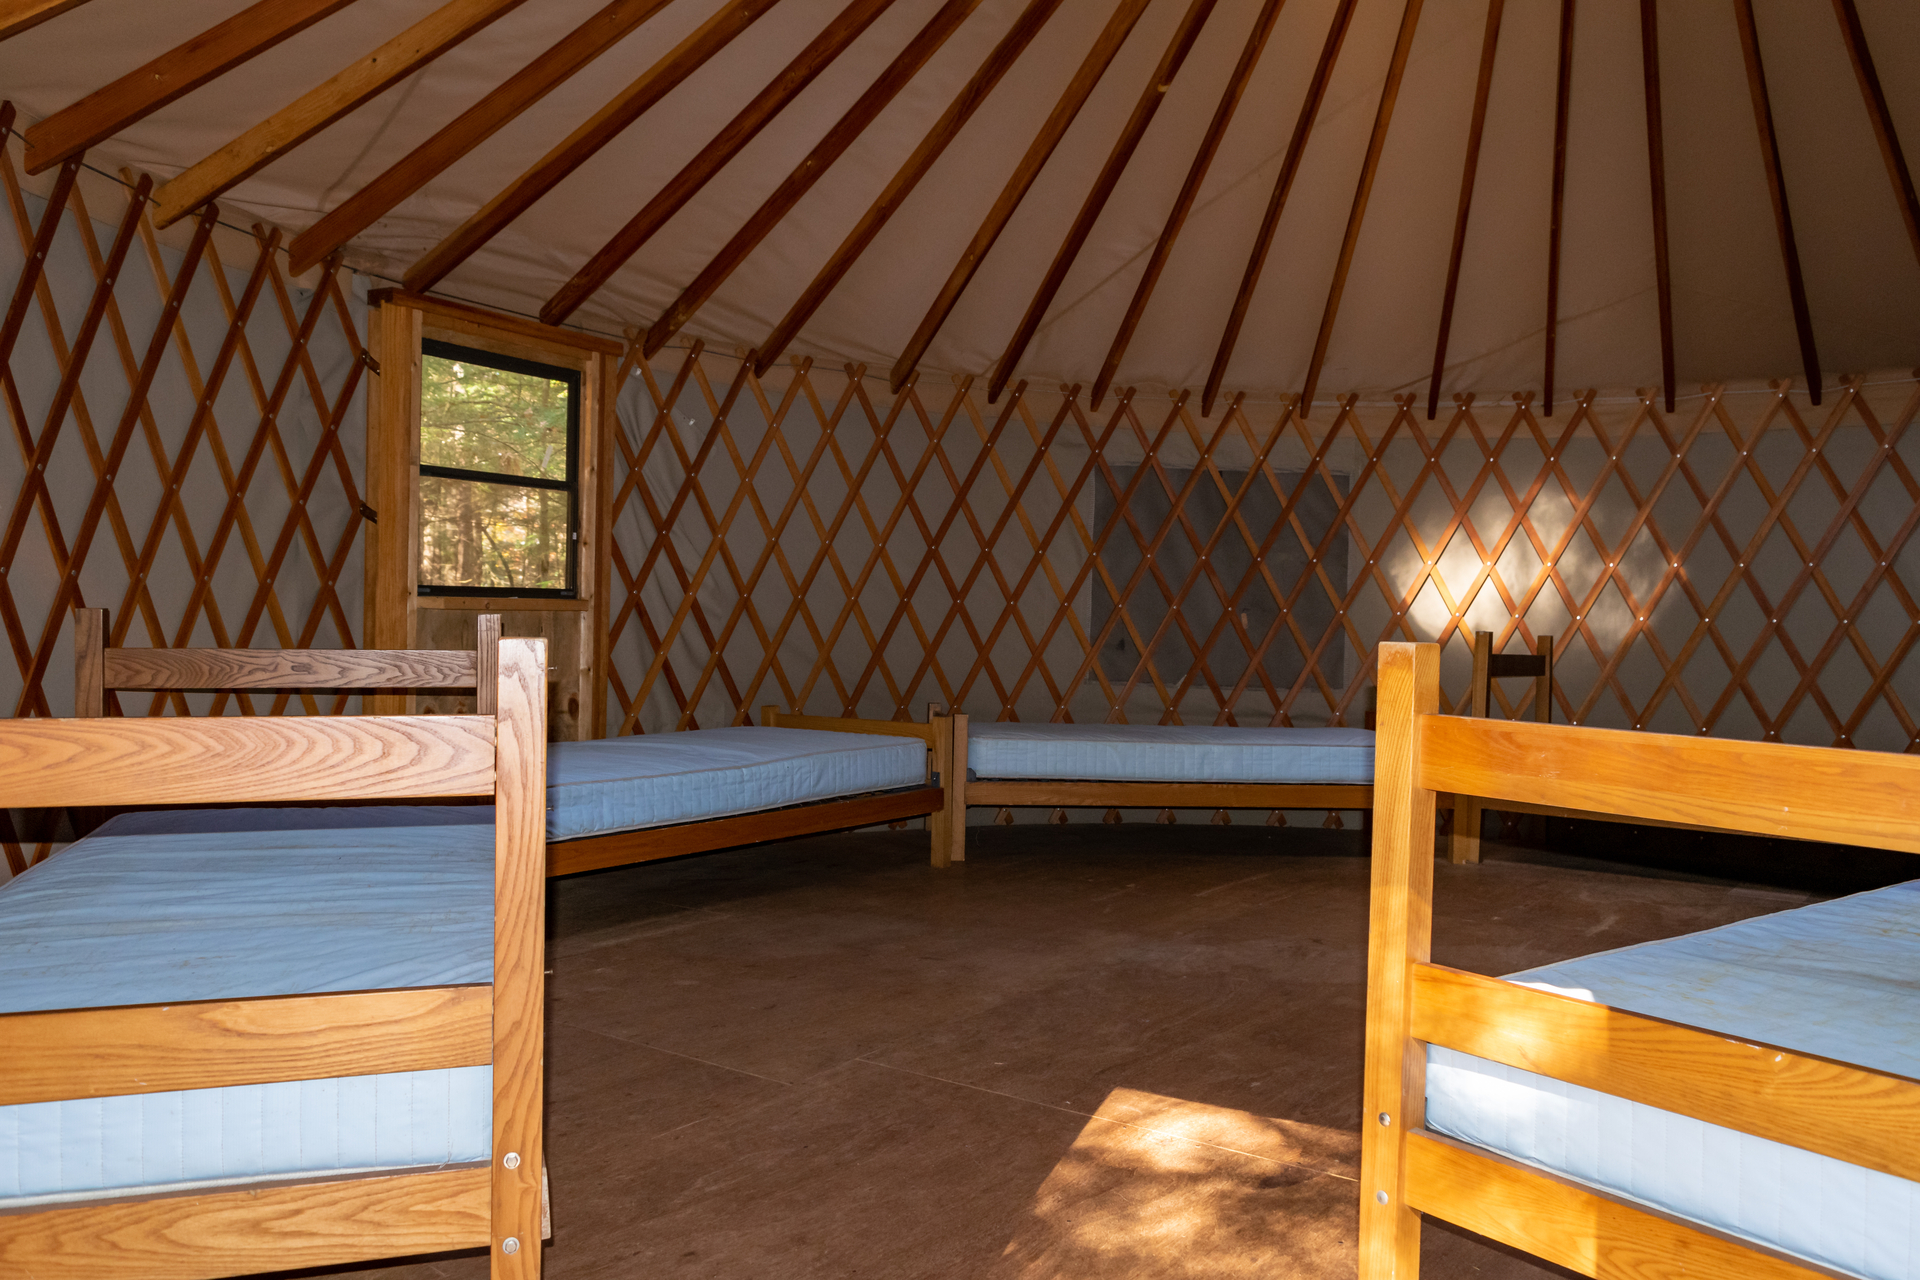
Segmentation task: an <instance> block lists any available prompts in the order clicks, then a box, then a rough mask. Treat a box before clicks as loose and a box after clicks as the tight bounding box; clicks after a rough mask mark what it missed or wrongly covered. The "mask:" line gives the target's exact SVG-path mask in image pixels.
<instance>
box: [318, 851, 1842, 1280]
mask: <svg viewBox="0 0 1920 1280" xmlns="http://www.w3.org/2000/svg"><path fill="white" fill-rule="evenodd" d="M972 835H973V836H974V840H973V847H972V851H971V855H970V860H969V861H968V863H967V864H966V865H965V866H964V867H956V868H955V869H953V870H952V871H951V872H947V873H939V872H934V871H932V870H930V869H929V868H927V867H926V866H925V865H924V863H925V853H924V849H925V845H924V837H923V836H921V835H920V834H919V833H917V832H897V833H896V832H888V833H878V834H856V835H846V836H830V837H822V838H817V839H813V840H808V841H802V842H795V843H792V844H787V845H783V846H778V847H772V848H764V849H759V850H751V851H743V852H737V853H728V854H720V855H712V856H707V857H703V858H695V859H689V860H686V861H683V862H678V863H674V864H667V865H654V866H651V867H642V868H630V869H626V870H621V871H615V872H609V873H604V874H600V875H594V876H587V877H580V878H576V879H573V880H569V881H565V882H562V883H561V884H559V885H558V886H557V890H556V896H555V908H554V932H553V940H552V949H551V968H552V971H553V977H552V985H551V988H550V991H551V998H550V1005H549V1008H550V1015H551V1028H550V1039H549V1042H548V1043H549V1062H550V1083H549V1089H548V1098H549V1116H550V1119H549V1130H548V1132H549V1143H550V1146H549V1157H548V1167H549V1172H550V1174H551V1178H552V1189H553V1228H554V1239H553V1242H552V1245H551V1248H550V1251H549V1253H548V1255H547V1266H546V1274H547V1276H549V1277H552V1278H553V1280H588V1278H589V1277H592V1278H594V1280H599V1278H601V1277H639V1276H647V1277H683V1276H684V1277H700V1278H703V1280H787V1278H794V1280H798V1278H800V1277H823V1278H824V1277H833V1278H835V1280H839V1278H841V1277H876V1278H886V1280H893V1278H903V1280H904V1278H910V1277H923V1276H924V1277H949V1276H951V1277H972V1276H978V1277H990V1278H993V1280H1016V1278H1017V1280H1043V1278H1045V1280H1051V1278H1055V1277H1058V1278H1062V1280H1065V1278H1080V1277H1143V1278H1144V1277H1155V1278H1158V1277H1166V1278H1168V1280H1174V1278H1182V1280H1184V1278H1186V1277H1193V1278H1196V1280H1197V1278H1199V1277H1209V1278H1212V1277H1219V1278H1222V1280H1237V1278H1238V1277H1255V1276H1258V1277H1262V1278H1271V1277H1293V1276H1299V1277H1315V1278H1318V1277H1327V1278H1328V1280H1333V1278H1335V1277H1345V1276H1351V1275H1353V1274H1354V1271H1355V1254H1354V1225H1355V1220H1356V1211H1357V1197H1358V1191H1357V1187H1356V1184H1355V1181H1354V1179H1355V1176H1356V1174H1357V1172H1358V1161H1359V1142H1358V1137H1357V1132H1356V1131H1357V1124H1358V1120H1359V1107H1360V1093H1359V1082H1360V1055H1361V1010H1362V998H1363V985H1364V968H1365V954H1366V889H1367V866H1368V864H1367V861H1366V859H1365V857H1364V856H1363V846H1362V845H1361V843H1360V837H1359V835H1358V834H1357V833H1353V832H1332V831H1322V830H1318V829H1304V828H1297V827H1295V828H1284V829H1275V828H1246V827H1232V828H1219V827H1210V826H1201V825H1180V826H1174V827H1166V826H1144V825H1142V826H1131V825H1130V826H1123V827H1100V826H1072V827H1044V826H1026V827H1015V828H989V829H984V830H983V829H978V828H976V829H975V830H974V832H973V833H972ZM1806 900H1807V898H1806V896H1805V895H1803V894H1795V893H1780V892H1774V891H1769V890H1765V889H1759V888H1755V887H1740V886H1735V885H1730V884H1729V883H1727V882H1724V881H1705V880H1699V879H1689V878H1682V877H1674V878H1667V877H1663V876H1661V875H1659V874H1657V873H1650V872H1646V871H1637V872H1636V871H1632V870H1630V869H1628V868H1624V867H1621V868H1614V867H1609V866H1607V865H1606V864H1602V863H1594V862H1581V863H1574V862H1572V861H1571V860H1557V861H1556V860H1553V859H1543V858H1542V857H1541V856H1539V855H1524V854H1520V853H1518V852H1517V851H1514V850H1506V849H1502V848H1501V847H1499V846H1497V845H1490V846H1489V860H1488V861H1487V862H1485V863H1483V864H1482V865H1480V866H1478V867H1451V866H1446V865H1444V864H1443V865H1442V866H1441V867H1440V868H1439V874H1438V888H1437V902H1436V922H1435V958H1436V959H1437V960H1440V961H1441V962H1443V963H1448V964H1455V965H1459V966H1462V967H1465V968H1469V969H1476V970H1479V971H1482V972H1488V973H1505V972H1511V971H1513V970H1515V969H1519V968H1524V967H1527V966H1529V965H1534V964H1539V963H1543V962H1546V961H1549V960H1554V959H1559V958H1563V957H1567V956H1573V955H1580V954H1584V953H1587V952H1590V951H1597V950H1602V949H1605V948H1609V947H1616V946H1621V945H1624V944H1627V943H1631V942H1638V941H1641V940H1644V939H1649V938H1657V937H1665V936H1669V935H1673V934H1678V933H1685V932H1689V931H1692V930H1695V929H1701V928H1707V927H1710V926H1713V925H1718V924H1724V923H1727V922H1730V921H1733V920H1737V919H1741V918H1744V917H1746V916H1752V915H1758V914H1763V913H1765V912H1768V911H1775V910H1780V909H1782V908H1784V907H1789V906H1794V905H1798V904H1799V903H1802V902H1804V901H1806ZM1425 1239H1426V1254H1425V1261H1424V1267H1423V1270H1424V1275H1425V1277H1426V1278H1427V1280H1454V1278H1460V1280H1466V1278H1468V1277H1472V1278H1474V1280H1521V1278H1523V1277H1533V1276H1543V1275H1548V1274H1562V1273H1559V1272H1557V1271H1555V1270H1554V1269H1552V1268H1548V1267H1545V1266H1544V1265H1539V1264H1535V1263H1533V1262H1531V1261H1528V1260H1525V1259H1522V1258H1520V1257H1518V1256H1516V1255H1513V1254H1510V1253H1507V1252H1505V1251H1503V1250H1501V1249H1499V1248H1497V1247H1495V1246H1492V1245H1490V1244H1488V1243H1486V1242H1484V1241H1481V1240H1479V1239H1477V1238H1475V1237H1471V1236H1468V1235H1466V1234H1464V1233H1461V1232H1456V1231H1451V1230H1449V1229H1446V1228H1439V1227H1429V1229H1428V1230H1427V1232H1426V1237H1425ZM304 1274H309V1275H317V1274H321V1273H304ZM327 1274H335V1273H327ZM337 1274H339V1275H341V1276H349V1275H350V1276H354V1277H365V1278H367V1280H371V1278H373V1277H379V1278H380V1280H454V1278H458V1280H478V1278H480V1277H484V1276H485V1275H486V1274H487V1266H486V1259H485V1258H484V1257H482V1256H480V1255H478V1254H473V1255H467V1256H449V1257H440V1258H435V1259H423V1260H414V1261H411V1262H408V1263H404V1264H400V1265H396V1266H389V1267H382V1268H375V1269H372V1270H361V1271H351V1272H340V1273H337Z"/></svg>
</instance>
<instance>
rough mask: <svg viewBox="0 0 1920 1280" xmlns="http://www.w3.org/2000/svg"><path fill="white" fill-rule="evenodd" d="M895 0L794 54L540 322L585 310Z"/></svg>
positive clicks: (834, 25)
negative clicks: (620, 270)
mask: <svg viewBox="0 0 1920 1280" xmlns="http://www.w3.org/2000/svg"><path fill="white" fill-rule="evenodd" d="M893 3H894V0H853V2H852V3H851V4H849V5H848V6H847V7H846V8H844V9H842V10H841V11H840V12H839V13H838V14H836V15H835V16H834V19H833V21H832V22H829V23H828V24H827V26H826V29H825V30H823V31H821V32H820V34H819V35H817V36H815V37H814V38H813V39H812V40H811V41H809V42H808V43H807V46H806V47H805V48H804V49H802V50H800V52H799V53H797V54H795V55H794V58H793V61H791V62H789V63H788V64H787V65H786V67H785V68H783V69H782V70H781V72H780V74H779V75H777V76H775V77H774V78H773V80H772V82H771V83H769V84H768V85H767V86H766V87H765V88H764V89H762V90H760V92H759V93H757V94H755V95H754V97H753V101H751V102H749V103H747V105H746V106H744V107H742V108H741V109H740V111H739V114H737V115H735V116H734V117H733V119H731V120H729V121H728V122H727V124H726V127H725V128H723V129H721V130H720V132H719V133H718V134H716V135H715V136H714V138H713V140H712V141H711V142H709V143H707V145H706V146H704V147H702V148H701V149H700V153H699V154H698V155H696V156H695V157H694V158H693V159H691V160H689V161H688V162H687V163H686V164H685V165H684V166H682V167H681V170H680V172H678V173H676V174H675V175H673V177H672V179H670V180H669V181H668V183H667V185H666V186H664V187H662V188H661V189H660V190H659V191H658V192H657V193H655V195H654V197H653V198H652V199H651V200H649V201H647V203H646V205H645V206H644V207H643V208H642V209H641V210H640V212H639V213H636V214H635V215H633V217H632V218H630V219H629V220H628V221H627V224H626V225H625V226H624V227H621V228H620V230H619V231H617V232H615V233H614V236H613V239H611V240H609V241H607V243H606V244H605V245H604V246H602V247H601V249H600V251H599V252H598V253H596V254H594V255H593V257H591V258H589V259H588V260H587V264H586V265H585V266H583V267H581V268H580V270H578V271H576V272H575V273H574V275H573V278H572V279H571V280H568V281H567V282H566V283H565V284H564V285H562V286H560V290H559V292H558V293H555V294H554V295H553V297H551V298H549V299H548V300H547V305H546V306H544V307H542V308H540V319H541V321H542V322H543V323H545V324H560V323H561V322H562V321H564V320H565V319H566V318H567V317H568V316H570V315H572V314H573V313H574V312H575V311H578V310H579V309H580V305H581V304H582V303H584V302H585V301H586V300H587V299H588V298H591V297H592V296H593V295H594V294H596V293H598V292H599V291H600V290H601V288H602V287H603V286H604V285H605V284H606V283H607V281H608V280H610V279H612V278H613V273H614V272H616V271H618V270H619V269H620V268H621V267H623V266H625V265H626V263H627V260H628V259H629V258H631V257H633V255H634V254H636V253H638V252H640V250H641V248H642V247H643V246H644V245H645V244H646V243H647V241H648V240H651V239H652V238H653V235H654V233H655V232H657V231H658V230H660V228H661V227H663V226H665V225H666V223H667V220H668V219H669V218H671V217H673V215H674V214H676V213H678V212H679V211H680V209H681V207H682V206H683V205H685V204H686V203H687V201H689V200H691V199H693V197H694V196H695V195H697V194H699V192H700V189H701V188H702V187H704V186H706V185H707V183H708V182H709V181H711V180H712V178H713V176H714V175H715V174H717V173H719V172H720V170H722V169H724V168H725V167H726V165H727V162H728V161H729V160H732V159H733V157H734V156H736V155H738V154H739V153H740V149H741V148H742V147H745V146H746V145H747V144H748V143H749V142H751V141H753V139H754V137H755V136H756V135H758V134H759V132H760V130H762V129H764V128H765V127H766V126H767V125H768V123H770V122H771V121H772V120H773V118H774V117H775V116H777V115H779V114H780V112H781V111H783V110H784V109H785V108H786V106H787V104H788V103H790V102H792V101H793V100H794V99H795V98H796V97H798V96H799V95H800V91H801V90H802V89H805V88H806V87H807V86H808V85H810V84H812V83H813V81H814V77H816V76H818V75H819V74H820V73H821V72H822V71H825V70H826V69H827V67H828V66H830V65H832V63H833V60H834V59H835V58H838V57H839V56H840V55H841V54H842V53H845V52H846V50H847V46H849V45H851V44H852V43H853V42H854V40H856V39H857V38H858V37H859V35H860V33H861V32H863V31H865V30H866V29H867V28H868V27H870V26H872V25H873V23H874V22H875V20H877V19H878V18H879V17H880V15H881V14H883V13H885V12H886V11H887V10H888V9H889V8H891V7H892V5H893Z"/></svg>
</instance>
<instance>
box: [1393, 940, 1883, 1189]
mask: <svg viewBox="0 0 1920 1280" xmlns="http://www.w3.org/2000/svg"><path fill="white" fill-rule="evenodd" d="M1412 1035H1413V1037H1414V1038H1415V1039H1416V1040H1424V1041H1426V1042H1428V1043H1429V1044H1437V1045H1444V1046H1445V1047H1447V1048H1449V1049H1458V1050H1459V1051H1460V1052H1462V1053H1471V1054H1474V1055H1476V1056H1478V1057H1482V1058H1488V1059H1491V1060H1492V1061H1495V1062H1500V1063H1504V1064H1506V1065H1507V1066H1510V1067H1518V1068H1520V1069H1521V1070H1523V1071H1532V1072H1535V1073H1537V1074H1540V1075H1544V1076H1551V1077H1552V1078H1553V1079H1555V1080H1564V1081H1566V1082H1567V1083H1569V1084H1576V1085H1580V1086H1582V1087H1583V1088H1588V1089H1596V1090H1598V1091H1600V1092H1601V1093H1606V1094H1611V1095H1613V1096H1614V1097H1617V1098H1626V1099H1627V1100H1629V1101H1631V1102H1640V1103H1644V1104H1646V1105H1647V1106H1650V1107H1659V1108H1660V1109H1661V1110H1663V1111H1674V1112H1678V1113H1680V1114H1681V1115H1686V1116H1692V1117H1693V1118H1694V1119H1696V1120H1704V1121H1706V1122H1708V1123H1709V1124H1717V1125H1723V1126H1725V1127H1727V1128H1729V1129H1738V1130H1740V1131H1741V1132H1743V1133H1751V1134H1754V1135H1756V1136H1758V1137H1762V1138H1766V1139H1767V1140H1768V1141H1771V1142H1779V1143H1783V1144H1785V1145H1787V1146H1791V1147H1799V1148H1801V1149H1802V1150H1805V1151H1813V1152H1817V1153H1819V1154H1821V1155H1826V1156H1832V1157H1833V1158H1834V1159H1836V1160H1844V1161H1846V1162H1847V1163H1849V1164H1857V1165H1864V1166H1866V1167H1867V1168H1869V1169H1878V1170H1879V1171H1880V1172H1882V1173H1890V1174H1892V1175H1893V1176H1894V1177H1896V1178H1906V1179H1908V1180H1914V1179H1915V1178H1916V1177H1920V1082H1916V1081H1913V1080H1909V1079H1906V1078H1904V1077H1901V1076H1892V1075H1886V1074H1884V1073H1881V1072H1877V1071H1868V1070H1865V1069H1863V1068H1860V1067H1856V1066H1851V1065H1849V1064H1847V1063H1843V1062H1833V1061H1829V1060H1827V1059H1825V1058H1816V1057H1812V1056H1810V1055H1806V1054H1798V1053H1794V1052H1792V1051H1791V1050H1786V1049H1781V1048H1778V1047H1776V1046H1773V1045H1765V1044H1753V1043H1748V1042H1745V1041H1742V1040H1735V1039H1730V1038H1728V1037H1727V1036H1726V1035H1724V1034H1722V1033H1720V1032H1716V1031H1712V1030H1706V1029H1701V1028H1696V1027H1688V1026H1682V1025H1680V1024H1679V1023H1674V1022H1668V1021H1665V1020H1664V1019H1660V1018H1649V1017H1646V1016H1644V1015H1641V1014H1635V1013H1630V1012H1627V1011H1625V1010H1622V1009H1613V1008H1609V1007H1608V1006H1606V1005H1602V1004H1595V1003H1593V1002H1591V1001H1587V1000H1576V999H1574V998H1572V997H1570V996H1561V995H1554V994H1552V993H1551V992H1546V991H1536V990H1533V989H1532V988H1529V987H1522V986H1518V985H1516V984H1514V983H1511V982H1502V981H1501V980H1499V979H1498V978H1486V977H1482V976H1480V975H1479V974H1474V973H1463V972H1461V971H1460V970H1458V969H1448V968H1445V967H1443V966H1439V965H1431V964H1416V965H1414V967H1413V1023H1412Z"/></svg>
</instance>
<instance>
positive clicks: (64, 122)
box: [25, 0, 353, 173]
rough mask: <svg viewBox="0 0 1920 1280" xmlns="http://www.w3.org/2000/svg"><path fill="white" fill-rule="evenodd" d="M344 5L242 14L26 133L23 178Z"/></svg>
mask: <svg viewBox="0 0 1920 1280" xmlns="http://www.w3.org/2000/svg"><path fill="white" fill-rule="evenodd" d="M352 3H353V0H260V3H258V4H256V5H253V6H251V7H249V8H246V9H242V10H241V11H240V12H239V13H236V14H234V15H233V16H232V17H231V18H228V19H227V20H226V21H225V22H220V23H216V24H214V25H213V26H211V27H208V28H207V29H206V30H205V31H202V32H201V33H200V34H199V35H197V36H195V37H194V38H193V39H191V40H189V41H187V42H186V43H185V44H182V45H179V46H177V47H175V48H173V49H171V50H169V51H168V52H166V53H163V54H161V55H160V56H159V57H157V58H155V59H154V60H153V61H151V62H149V63H147V64H146V65H145V66H143V67H139V68H137V69H135V70H133V71H129V72H128V73H127V74H126V75H124V76H121V77H120V78H119V79H118V80H115V81H114V82H113V83H112V84H110V85H107V86H106V87H105V88H102V89H96V90H94V91H93V92H92V93H90V94H88V95H87V96H86V97H84V98H82V99H80V100H79V101H78V102H75V103H73V104H72V105H71V106H66V107H62V108H61V109H60V110H58V111H56V112H54V113H53V114H52V115H50V116H48V117H47V118H46V119H45V120H42V121H41V122H40V123H39V124H36V125H34V126H33V127H32V128H30V129H28V130H27V132H26V135H25V137H26V143H27V172H28V173H44V172H45V171H46V170H48V169H51V168H52V167H53V166H54V165H57V164H59V163H60V162H61V161H62V160H65V159H66V158H67V157H68V156H76V155H79V154H80V153H81V152H82V151H85V150H86V149H87V148H89V147H91V146H93V145H95V144H96V143H100V142H104V141H105V140H106V139H108V138H111V137H112V136H113V135H114V134H116V133H119V132H120V131H121V130H122V129H125V128H127V127H128V126H130V125H134V124H138V123H139V122H140V121H142V120H144V119H146V118H147V117H148V116H150V115H152V114H153V113H154V112H156V111H158V110H159V109H160V108H162V107H164V106H166V105H167V104H168V103H169V102H172V101H174V100H175V99H177V98H180V97H182V96H184V95H186V94H189V93H192V92H193V91H194V90H195V89H198V88H199V87H200V86H201V85H203V84H205V83H207V82H208V81H209V80H213V79H216V78H218V77H220V76H223V75H225V74H226V73H227V72H229V71H231V70H233V69H234V68H235V67H237V66H239V65H240V64H241V63H243V62H246V61H247V60H248V59H249V58H252V57H254V56H255V55H256V54H261V53H265V52H266V51H267V50H268V49H271V48H273V47H274V46H275V45H277V44H279V43H280V42H281V41H282V40H286V39H288V38H289V37H291V36H295V35H298V34H299V33H300V32H302V31H305V30H306V29H307V28H308V27H310V26H312V25H313V24H314V23H316V22H318V21H320V19H322V18H324V17H327V16H328V15H330V14H333V13H337V12H339V11H340V10H341V9H344V8H346V7H347V6H348V5H350V4H352Z"/></svg>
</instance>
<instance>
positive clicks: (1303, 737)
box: [967, 722, 1373, 786]
mask: <svg viewBox="0 0 1920 1280" xmlns="http://www.w3.org/2000/svg"><path fill="white" fill-rule="evenodd" d="M967 768H968V769H969V771H970V772H972V773H973V774H976V775H978V776H979V777H982V778H1058V779H1090V780H1098V781H1102V782H1265V783H1322V784H1324V783H1344V784H1351V785H1356V786H1370V785H1372V783H1373V733H1372V732H1371V731H1370V730H1367V729H1288V728H1273V729H1255V728H1239V727H1236V726H1233V725H1182V724H1018V723H1012V722H1004V723H1000V724H979V725H968V726H967Z"/></svg>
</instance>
